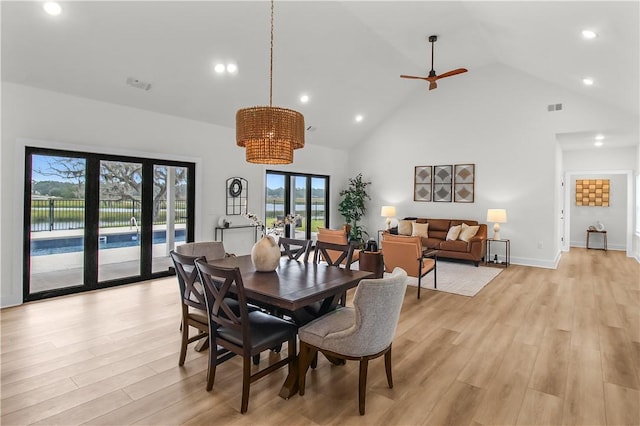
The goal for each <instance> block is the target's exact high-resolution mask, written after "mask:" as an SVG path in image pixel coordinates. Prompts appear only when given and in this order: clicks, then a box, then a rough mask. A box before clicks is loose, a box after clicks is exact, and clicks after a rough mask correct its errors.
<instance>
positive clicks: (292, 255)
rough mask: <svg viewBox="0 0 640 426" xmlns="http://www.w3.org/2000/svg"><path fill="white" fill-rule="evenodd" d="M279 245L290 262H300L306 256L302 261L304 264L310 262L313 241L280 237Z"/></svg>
mask: <svg viewBox="0 0 640 426" xmlns="http://www.w3.org/2000/svg"><path fill="white" fill-rule="evenodd" d="M278 245H279V246H280V247H281V248H282V250H283V251H284V254H285V255H286V256H287V257H288V258H289V259H290V260H300V257H301V256H302V255H304V257H303V259H302V260H303V262H308V261H309V254H310V253H311V240H302V239H295V238H285V237H280V238H279V239H278Z"/></svg>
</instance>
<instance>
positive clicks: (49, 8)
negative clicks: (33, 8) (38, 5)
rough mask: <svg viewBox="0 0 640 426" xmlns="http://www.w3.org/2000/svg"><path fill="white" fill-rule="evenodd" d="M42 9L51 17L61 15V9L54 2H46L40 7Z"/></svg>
mask: <svg viewBox="0 0 640 426" xmlns="http://www.w3.org/2000/svg"><path fill="white" fill-rule="evenodd" d="M42 8H43V9H44V11H45V12H47V13H48V14H49V15H51V16H58V15H60V14H61V13H62V7H60V5H59V4H58V3H56V2H54V1H48V2H46V3H45V4H43V5H42Z"/></svg>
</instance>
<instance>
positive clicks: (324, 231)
mask: <svg viewBox="0 0 640 426" xmlns="http://www.w3.org/2000/svg"><path fill="white" fill-rule="evenodd" d="M318 241H322V242H325V243H333V244H348V240H347V233H346V231H345V230H344V229H329V228H318ZM334 255H335V257H336V258H337V257H338V256H340V255H341V253H340V252H333V251H332V250H329V256H331V258H332V259H334ZM358 259H360V250H354V251H353V256H352V258H351V261H352V262H357V261H358Z"/></svg>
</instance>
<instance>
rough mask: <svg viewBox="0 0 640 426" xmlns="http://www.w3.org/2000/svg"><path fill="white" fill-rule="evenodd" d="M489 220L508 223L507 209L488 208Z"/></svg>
mask: <svg viewBox="0 0 640 426" xmlns="http://www.w3.org/2000/svg"><path fill="white" fill-rule="evenodd" d="M487 222H494V223H507V211H506V210H505V209H488V210H487Z"/></svg>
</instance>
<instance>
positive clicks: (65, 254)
mask: <svg viewBox="0 0 640 426" xmlns="http://www.w3.org/2000/svg"><path fill="white" fill-rule="evenodd" d="M25 162H26V163H25V174H26V176H25V178H26V180H25V182H27V184H26V185H25V196H24V223H25V228H24V252H25V256H24V259H25V263H24V267H23V271H24V272H23V279H24V288H25V291H24V295H25V296H24V300H25V301H28V300H35V299H41V298H45V297H51V296H58V295H62V294H68V293H75V292H79V291H85V290H92V289H96V288H100V287H107V286H112V285H119V284H125V283H130V282H135V281H140V280H143V279H149V278H152V277H157V276H162V275H168V274H169V267H170V266H171V259H170V257H169V252H170V251H171V250H172V249H173V248H174V247H175V246H176V244H179V243H180V242H185V241H191V240H193V232H194V223H195V222H194V199H195V190H194V183H195V164H193V163H182V162H171V161H164V160H154V159H148V158H134V157H124V156H114V155H102V154H95V153H83V152H72V151H62V150H53V149H43V148H33V147H27V148H26V157H25Z"/></svg>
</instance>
